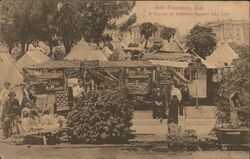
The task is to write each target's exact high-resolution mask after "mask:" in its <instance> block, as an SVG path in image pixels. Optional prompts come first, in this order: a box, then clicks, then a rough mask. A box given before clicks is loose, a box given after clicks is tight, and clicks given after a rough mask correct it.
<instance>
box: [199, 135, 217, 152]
mask: <svg viewBox="0 0 250 159" xmlns="http://www.w3.org/2000/svg"><path fill="white" fill-rule="evenodd" d="M199 147H200V148H201V149H202V150H203V151H215V150H218V149H220V148H221V146H220V144H219V142H218V139H214V138H201V139H200V140H199Z"/></svg>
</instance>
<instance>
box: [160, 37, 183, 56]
mask: <svg viewBox="0 0 250 159" xmlns="http://www.w3.org/2000/svg"><path fill="white" fill-rule="evenodd" d="M160 51H162V52H169V53H184V52H185V51H184V49H183V48H182V46H181V45H180V44H179V43H178V42H177V41H176V40H175V39H173V40H172V41H170V42H169V43H167V42H165V43H164V45H163V46H162V47H161V49H160Z"/></svg>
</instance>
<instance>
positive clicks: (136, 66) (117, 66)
mask: <svg viewBox="0 0 250 159" xmlns="http://www.w3.org/2000/svg"><path fill="white" fill-rule="evenodd" d="M155 68H156V67H155V66H154V65H153V64H152V63H150V62H149V61H107V62H100V65H99V69H104V70H107V71H109V72H110V73H111V74H112V73H113V74H114V76H115V77H116V78H118V79H120V80H121V81H122V83H123V84H124V85H125V86H126V87H127V89H128V93H129V94H130V95H142V96H145V95H149V94H150V93H151V88H150V87H151V83H152V78H153V71H154V70H155Z"/></svg>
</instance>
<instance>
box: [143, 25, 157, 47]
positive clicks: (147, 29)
mask: <svg viewBox="0 0 250 159" xmlns="http://www.w3.org/2000/svg"><path fill="white" fill-rule="evenodd" d="M156 31H157V27H156V26H154V25H153V24H152V23H150V22H147V23H142V24H141V26H140V32H141V34H142V35H144V37H145V39H146V43H145V46H144V48H147V43H148V39H149V38H150V37H151V36H152V35H153V33H154V32H156Z"/></svg>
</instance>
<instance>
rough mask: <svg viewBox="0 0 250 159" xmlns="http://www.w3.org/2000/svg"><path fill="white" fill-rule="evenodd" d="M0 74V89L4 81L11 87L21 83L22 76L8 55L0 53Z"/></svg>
mask: <svg viewBox="0 0 250 159" xmlns="http://www.w3.org/2000/svg"><path fill="white" fill-rule="evenodd" d="M0 72H1V76H0V89H1V88H2V87H3V84H4V82H5V81H8V82H10V83H11V86H14V85H16V84H19V83H21V82H22V81H23V76H22V75H21V73H20V72H19V70H18V69H17V67H16V65H15V63H14V60H13V59H12V57H11V56H10V55H9V54H8V53H3V52H1V53H0Z"/></svg>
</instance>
